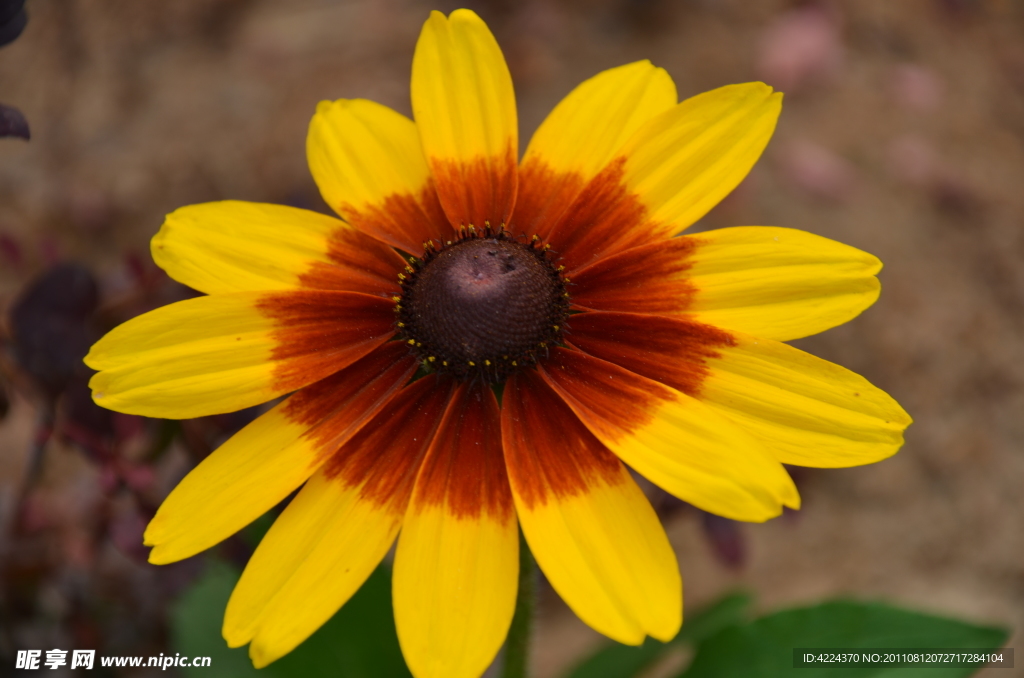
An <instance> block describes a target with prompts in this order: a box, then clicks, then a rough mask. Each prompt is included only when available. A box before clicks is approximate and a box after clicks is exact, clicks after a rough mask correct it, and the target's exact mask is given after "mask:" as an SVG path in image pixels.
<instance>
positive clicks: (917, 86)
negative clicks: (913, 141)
mask: <svg viewBox="0 0 1024 678" xmlns="http://www.w3.org/2000/svg"><path fill="white" fill-rule="evenodd" d="M889 88H890V90H891V93H892V97H893V99H895V100H896V102H897V103H898V104H899V105H900V106H902V107H903V108H906V109H908V110H911V111H916V112H919V113H930V112H932V111H935V110H937V109H938V108H939V106H940V105H941V104H942V100H943V95H944V94H945V85H944V83H943V81H942V78H941V77H939V75H938V74H937V73H936V72H935V71H933V70H932V69H930V68H926V67H924V66H918V65H917V64H900V65H899V66H896V67H895V68H893V71H892V76H891V80H890V82H889Z"/></svg>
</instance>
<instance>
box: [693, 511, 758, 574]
mask: <svg viewBox="0 0 1024 678" xmlns="http://www.w3.org/2000/svg"><path fill="white" fill-rule="evenodd" d="M701 526H702V527H703V528H704V536H705V537H706V538H707V540H708V542H709V543H710V544H711V550H712V551H713V552H714V554H715V558H716V559H717V560H718V561H719V562H720V563H722V564H723V565H725V566H727V567H730V568H732V569H737V570H738V569H740V568H742V567H743V566H744V565H745V564H746V562H747V542H746V539H744V538H743V531H742V528H741V527H740V523H738V522H736V521H735V520H729V519H728V518H723V517H721V516H716V515H714V514H713V513H705V514H704V520H703V521H702V523H701Z"/></svg>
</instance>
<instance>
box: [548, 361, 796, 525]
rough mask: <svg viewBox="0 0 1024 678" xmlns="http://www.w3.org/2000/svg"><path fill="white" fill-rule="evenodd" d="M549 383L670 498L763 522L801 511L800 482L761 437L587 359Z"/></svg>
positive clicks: (552, 364)
mask: <svg viewBox="0 0 1024 678" xmlns="http://www.w3.org/2000/svg"><path fill="white" fill-rule="evenodd" d="M543 376H544V378H545V380H546V381H547V382H548V384H549V385H550V386H551V387H552V388H554V389H555V391H556V392H557V393H558V394H559V395H560V396H561V397H562V399H563V400H565V402H566V404H568V405H569V407H570V408H572V410H573V412H575V413H576V416H578V417H579V418H580V420H581V421H582V422H583V423H584V425H586V427H587V428H588V429H590V431H591V433H593V434H594V435H595V436H596V437H597V438H598V440H600V441H601V442H602V443H604V444H605V445H606V446H607V447H608V448H609V449H610V450H612V451H613V452H614V453H615V454H617V455H618V456H619V458H620V459H622V460H623V461H624V462H626V463H627V464H629V465H630V466H631V467H633V468H634V469H636V470H637V471H638V472H639V473H640V474H642V475H643V476H645V477H647V478H648V479H650V480H651V482H653V483H655V484H657V485H659V486H660V487H662V488H663V489H665V490H666V491H667V492H670V493H671V494H674V495H675V496H677V497H679V498H680V499H682V500H684V501H687V502H689V503H691V504H693V505H694V506H697V507H698V508H702V509H704V510H705V511H709V512H711V513H716V514H718V515H721V516H725V517H726V518H732V519H734V520H747V521H752V522H762V521H765V520H768V519H769V518H773V517H775V516H777V515H779V514H780V513H781V512H782V507H783V506H789V507H792V508H798V507H799V505H800V498H799V495H798V494H797V491H796V487H795V486H794V485H793V481H792V480H791V479H790V477H789V475H788V474H787V473H786V471H785V469H784V468H783V467H782V464H780V463H779V462H778V461H776V460H775V459H774V458H773V457H772V456H771V454H770V453H769V452H768V451H767V450H766V449H765V448H764V446H763V445H762V444H761V443H760V442H758V441H757V440H756V439H755V438H754V437H753V436H751V435H749V434H747V433H745V432H744V431H743V430H742V429H741V428H740V427H739V426H737V425H736V424H734V423H732V422H731V421H730V420H729V419H728V418H726V417H725V416H724V415H721V414H719V413H717V412H715V411H714V410H713V409H711V407H709V406H708V405H705V404H704V403H702V402H700V401H698V400H696V399H694V398H691V397H689V396H687V395H684V394H683V393H681V392H679V391H676V390H675V389H672V388H669V387H668V386H665V385H663V384H659V383H657V382H655V381H652V380H650V379H647V378H645V377H641V376H639V375H637V374H634V373H632V372H629V371H627V370H625V369H623V368H621V367H618V366H616V365H613V364H612V363H609V362H605V361H603V360H598V359H597V358H594V357H591V356H589V355H586V354H584V353H581V352H579V351H568V350H566V349H562V348H558V349H555V350H554V351H552V358H551V360H549V361H548V362H547V363H545V365H544V368H543Z"/></svg>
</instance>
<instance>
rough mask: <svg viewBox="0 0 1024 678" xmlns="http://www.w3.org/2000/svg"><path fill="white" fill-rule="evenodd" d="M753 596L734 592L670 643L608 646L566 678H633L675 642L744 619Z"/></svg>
mask: <svg viewBox="0 0 1024 678" xmlns="http://www.w3.org/2000/svg"><path fill="white" fill-rule="evenodd" d="M750 602H751V597H750V595H748V594H746V593H732V594H729V595H727V596H725V597H724V598H722V599H720V600H718V601H717V602H715V603H712V604H711V605H710V606H709V607H706V608H704V609H703V610H701V611H699V612H697V613H696V614H694V615H693V617H692V618H690V619H687V620H686V621H685V622H684V623H683V628H682V629H680V631H679V635H677V636H676V637H675V638H674V639H673V640H671V641H669V642H668V643H661V642H659V641H657V640H654V639H653V638H648V639H647V640H645V641H644V644H643V645H640V646H639V647H632V646H629V645H620V644H618V643H615V644H611V645H607V646H605V647H603V648H601V649H600V650H598V651H597V652H596V653H594V654H592V655H591V656H590V657H588V658H587V659H585V660H584V661H583V663H581V664H579V665H578V666H577V667H576V668H575V669H573V670H572V672H570V673H569V674H568V675H567V677H566V678H632V677H633V676H636V675H638V674H639V673H640V672H641V671H642V670H644V669H645V668H647V667H648V666H650V665H651V664H653V663H654V662H655V661H656V660H657V659H658V658H659V657H660V656H661V654H662V653H663V652H664V651H665V649H666V648H669V647H671V646H672V645H679V644H682V643H687V642H692V643H700V642H701V641H703V640H704V639H706V638H708V637H710V636H712V635H714V634H716V633H718V632H719V631H721V630H722V629H723V628H725V627H727V626H731V625H733V624H738V623H740V622H741V621H743V618H744V616H745V614H746V610H747V607H749V606H750Z"/></svg>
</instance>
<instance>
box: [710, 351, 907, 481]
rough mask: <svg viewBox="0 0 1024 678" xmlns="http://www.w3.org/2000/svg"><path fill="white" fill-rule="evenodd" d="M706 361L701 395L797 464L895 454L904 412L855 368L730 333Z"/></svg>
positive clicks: (848, 462) (834, 463) (835, 463)
mask: <svg viewBox="0 0 1024 678" xmlns="http://www.w3.org/2000/svg"><path fill="white" fill-rule="evenodd" d="M719 354H720V357H718V358H712V359H710V360H708V376H707V377H706V378H705V381H704V384H703V386H702V388H701V394H700V399H701V400H702V401H703V402H705V403H707V404H708V405H709V406H710V407H711V408H712V409H714V410H717V411H718V412H720V413H722V414H724V415H725V416H727V417H728V418H729V419H731V420H732V421H734V422H735V423H736V424H737V425H738V426H741V427H743V429H744V430H746V431H747V432H749V433H750V434H751V435H753V436H754V437H756V438H757V439H758V440H759V441H761V442H762V443H763V444H764V445H765V446H766V447H767V448H768V450H769V451H770V452H771V453H772V454H773V455H774V456H775V458H776V459H778V460H779V461H781V462H783V463H786V464H797V465H800V466H819V467H840V466H857V465H860V464H870V463H872V462H875V461H879V460H880V459H885V458H886V457H888V456H891V455H893V454H895V453H896V451H897V450H898V449H899V448H900V446H901V445H902V444H903V430H904V429H905V428H906V427H907V426H909V425H910V423H911V419H910V417H909V416H908V415H907V413H906V412H904V411H903V408H901V407H900V406H899V405H898V404H897V403H896V401H895V400H893V399H892V398H891V397H889V396H888V395H887V394H886V393H885V392H883V391H882V390H880V389H878V388H876V387H875V386H872V385H871V384H870V383H869V382H868V380H867V379H865V378H864V377H861V376H860V375H857V374H854V373H853V372H851V371H849V370H847V369H845V368H843V367H840V366H839V365H835V364H833V363H830V362H828V361H826V360H822V359H820V358H816V357H814V356H812V355H810V354H809V353H804V352H803V351H800V350H798V349H795V348H793V347H792V346H787V345H786V344H782V343H779V342H777V341H772V340H770V339H760V338H755V337H751V336H746V335H736V344H735V345H734V346H729V347H724V348H720V349H719Z"/></svg>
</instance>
